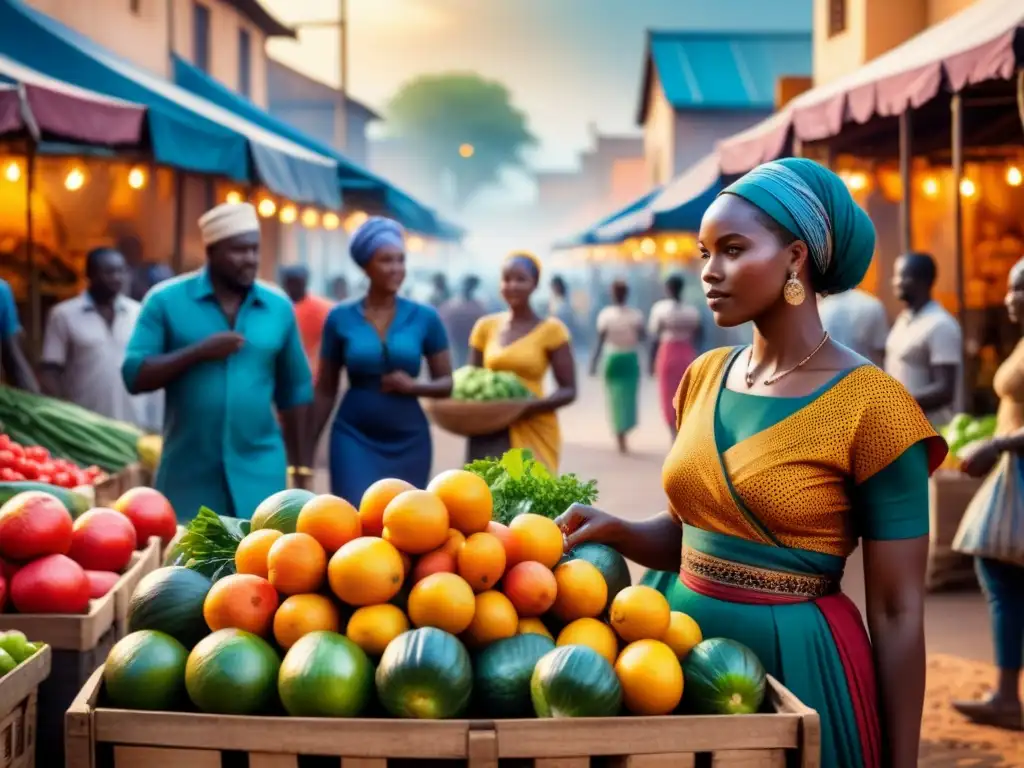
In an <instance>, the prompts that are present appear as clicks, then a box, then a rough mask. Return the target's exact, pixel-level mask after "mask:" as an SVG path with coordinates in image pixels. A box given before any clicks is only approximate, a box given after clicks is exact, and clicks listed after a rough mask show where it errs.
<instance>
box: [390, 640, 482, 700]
mask: <svg viewBox="0 0 1024 768" xmlns="http://www.w3.org/2000/svg"><path fill="white" fill-rule="evenodd" d="M376 681H377V695H378V697H379V698H380V702H381V704H383V705H384V707H385V709H387V710H388V712H390V713H391V714H392V715H394V716H396V717H409V718H418V719H422V720H441V719H444V718H449V717H457V716H458V715H460V714H461V713H462V712H463V711H465V709H466V707H467V706H468V705H469V699H470V695H471V694H472V693H473V669H472V666H471V664H470V659H469V653H468V652H467V651H466V648H465V646H464V645H463V644H462V643H461V642H460V641H459V639H458V638H457V637H455V635H450V634H448V633H447V632H445V631H443V630H440V629H436V628H434V627H423V628H421V629H413V630H410V631H409V632H403V633H402V634H401V635H399V636H398V637H396V638H395V639H394V640H392V641H391V642H390V643H389V644H388V647H387V648H386V649H385V650H384V654H383V655H382V656H381V659H380V664H378V665H377V674H376Z"/></svg>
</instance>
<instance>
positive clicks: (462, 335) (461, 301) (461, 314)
mask: <svg viewBox="0 0 1024 768" xmlns="http://www.w3.org/2000/svg"><path fill="white" fill-rule="evenodd" d="M479 287H480V278H479V277H477V276H476V275H466V277H465V278H463V280H462V288H461V290H460V291H459V295H458V296H457V297H453V298H451V299H448V301H446V302H445V303H444V304H442V305H441V307H440V309H438V314H440V315H441V322H442V323H444V327H445V330H446V331H447V332H448V341H449V342H450V344H451V351H452V367H454V368H461V367H462V366H464V365H465V364H466V363H467V362H468V361H469V335H470V333H472V331H473V326H474V325H476V321H477V320H479V319H480V318H481V317H483V316H484V315H485V314H487V311H486V310H485V309H484V305H483V304H481V303H480V302H479V301H477V298H476V292H477V289H478V288H479Z"/></svg>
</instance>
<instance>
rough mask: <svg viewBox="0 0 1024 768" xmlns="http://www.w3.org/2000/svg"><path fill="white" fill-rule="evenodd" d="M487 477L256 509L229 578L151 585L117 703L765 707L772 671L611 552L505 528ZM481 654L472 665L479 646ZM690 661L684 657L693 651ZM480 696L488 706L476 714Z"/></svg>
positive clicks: (162, 573)
mask: <svg viewBox="0 0 1024 768" xmlns="http://www.w3.org/2000/svg"><path fill="white" fill-rule="evenodd" d="M491 510H492V499H491V494H490V491H489V489H488V487H487V483H486V482H485V481H484V480H483V479H482V478H480V477H478V476H477V475H474V474H472V473H470V472H466V471H463V470H454V471H450V472H445V473H443V474H441V475H438V476H437V477H436V478H435V479H434V480H433V481H432V482H431V483H430V485H429V486H428V488H427V489H426V490H418V489H416V488H413V487H412V486H410V485H409V484H408V483H405V482H403V481H401V480H382V481H380V482H378V483H375V484H374V485H373V486H371V487H370V489H369V490H368V491H367V492H366V494H365V495H364V497H363V499H362V501H361V504H360V507H359V509H356V508H354V507H353V506H351V505H350V504H348V503H347V502H345V501H344V500H342V499H339V498H337V497H334V496H314V495H313V494H311V493H309V492H306V491H300V490H292V491H282V492H281V493H278V494H275V495H274V496H271V497H270V498H268V499H267V500H265V501H264V502H263V503H262V504H261V505H260V507H259V508H258V509H257V510H256V512H255V514H254V516H253V519H252V525H251V531H250V532H249V533H248V534H247V535H246V536H245V537H244V538H243V539H242V540H241V542H240V543H239V544H238V548H237V551H236V553H235V565H236V570H237V573H234V574H231V575H227V576H224V577H223V578H220V579H218V580H217V581H216V582H214V581H211V580H210V579H209V578H207V577H206V576H205V575H203V574H202V573H199V572H198V571H197V570H193V569H191V568H187V567H182V566H169V567H165V568H161V569H159V570H157V571H155V572H153V573H151V574H149V575H148V576H146V577H145V578H143V580H142V581H141V582H140V583H139V586H138V588H137V589H136V591H135V594H134V595H133V597H132V600H131V604H130V607H129V629H130V631H131V634H129V635H128V636H127V637H126V638H124V639H123V640H122V641H120V642H119V643H118V644H117V646H115V647H114V649H113V650H112V651H111V653H110V656H109V658H108V659H107V663H106V666H105V672H104V679H105V684H106V691H107V694H108V696H109V697H110V700H111V702H112V703H113V704H114V705H115V706H118V707H123V708H138V709H176V708H179V707H181V706H183V705H184V706H189V704H188V701H190V702H191V706H194V707H195V708H197V709H198V710H199V711H201V712H208V713H214V714H261V713H273V712H274V711H277V710H279V708H280V707H281V706H283V709H284V711H286V712H287V713H289V714H292V715H296V716H308V717H352V716H356V715H360V714H368V713H377V714H391V715H393V716H397V717H412V718H431V719H436V718H449V717H457V716H460V715H465V714H467V712H469V710H470V708H471V706H472V708H473V713H474V714H479V715H487V716H491V717H523V716H532V715H534V714H536V715H537V716H540V717H552V716H557V717H579V716H614V715H618V714H619V713H620V711H621V710H622V709H623V708H624V709H625V710H626V711H627V712H629V713H634V714H643V715H661V714H669V713H671V712H674V711H676V709H677V707H678V706H679V705H680V702H681V700H682V698H683V691H684V664H685V668H686V675H687V676H688V677H691V678H692V679H693V680H694V681H695V682H696V686H695V688H694V692H695V694H696V695H695V696H690V695H689V694H688V696H687V702H688V709H689V710H690V711H694V712H703V713H721V714H729V713H741V712H752V711H756V710H757V709H758V708H759V707H760V704H761V699H762V697H763V694H764V680H765V677H764V670H763V668H761V667H760V664H759V663H758V662H757V660H756V658H754V656H753V654H752V653H751V652H750V651H748V650H746V649H745V648H743V647H742V646H739V645H738V644H735V643H731V642H730V641H725V640H715V639H712V640H705V641H702V637H701V631H700V628H699V627H698V626H697V624H696V623H695V622H694V621H693V620H692V619H691V618H689V617H688V616H686V615H684V614H682V613H678V612H673V611H671V610H670V607H669V604H668V602H667V601H666V600H665V598H664V597H663V596H662V595H661V594H660V593H658V592H657V591H656V590H654V589H651V588H649V587H644V586H630V576H629V570H628V568H627V565H626V562H625V560H624V559H623V558H622V557H621V556H620V555H619V554H618V553H616V552H614V551H613V550H611V549H609V548H608V547H605V546H603V545H598V544H588V545H583V546H580V547H577V548H575V549H574V550H573V551H571V552H569V553H568V554H564V553H563V537H562V532H561V531H560V530H559V528H558V526H557V525H556V524H555V523H554V522H553V521H552V520H549V519H547V518H545V517H541V516H538V515H533V514H523V515H520V516H518V517H516V518H515V519H514V520H512V522H511V523H510V525H508V526H504V525H501V524H499V523H496V522H494V521H493V520H492V519H491ZM471 654H474V655H475V658H472V657H471ZM684 660H685V661H684ZM471 701H472V705H471Z"/></svg>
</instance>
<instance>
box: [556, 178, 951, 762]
mask: <svg viewBox="0 0 1024 768" xmlns="http://www.w3.org/2000/svg"><path fill="white" fill-rule="evenodd" d="M698 240H699V246H700V251H701V253H702V255H703V258H704V267H703V271H702V275H701V277H702V280H703V283H704V291H705V295H706V297H707V302H708V305H709V308H710V309H711V311H712V312H713V313H714V318H715V322H716V323H717V324H718V325H722V326H726V327H733V326H737V325H739V324H742V323H744V322H747V321H753V323H754V328H755V336H754V341H753V344H752V345H749V346H741V347H734V348H724V349H716V350H712V351H710V352H708V353H706V354H704V355H702V356H701V357H700V358H698V359H697V360H696V361H695V362H694V363H693V364H692V365H691V366H690V368H689V369H688V370H687V372H686V375H685V376H684V377H683V380H682V382H681V383H680V385H679V389H678V391H677V393H676V398H675V405H676V414H677V415H676V426H677V429H678V435H677V438H676V441H675V445H674V446H673V447H672V449H671V451H670V452H669V454H668V457H667V459H666V461H665V466H664V469H663V479H664V487H665V492H666V494H667V496H668V500H669V508H668V511H667V512H662V513H659V514H657V515H655V516H654V517H652V518H649V519H647V520H643V521H637V522H634V521H633V520H627V519H620V518H618V517H615V516H613V515H611V514H609V513H607V512H603V511H600V510H597V509H594V508H591V507H585V506H579V505H574V506H573V507H571V508H570V509H569V510H568V511H567V512H566V513H564V514H563V515H562V516H561V517H560V518H558V520H557V523H558V524H559V526H560V527H561V528H562V530H563V532H564V533H565V535H566V547H567V548H572V547H574V546H576V545H578V544H581V543H583V542H586V541H596V542H601V543H604V544H607V545H610V546H612V547H615V548H616V549H618V550H619V551H620V552H621V553H622V554H623V555H624V556H625V557H627V558H629V559H631V560H633V561H635V562H637V563H639V564H641V565H644V566H646V567H648V568H651V569H653V570H655V571H663V572H678V573H679V574H680V577H679V579H678V580H676V582H675V583H674V584H673V585H672V587H671V590H670V591H669V593H668V597H669V600H670V602H671V605H672V608H673V610H678V611H682V612H684V613H686V614H688V615H689V616H690V617H691V618H693V619H694V620H695V621H696V622H697V624H698V625H699V626H700V628H701V630H702V632H703V635H704V637H725V638H731V639H733V640H735V641H738V642H740V643H742V644H744V645H746V646H748V647H749V648H750V649H752V650H753V652H754V653H755V654H756V655H757V656H758V658H759V659H760V660H761V662H762V663H763V664H764V666H765V668H766V670H767V671H768V673H769V674H771V675H774V676H775V677H776V678H777V679H779V680H780V681H781V682H782V683H783V684H784V685H785V686H786V687H787V688H789V689H790V690H791V691H792V692H793V693H794V694H795V695H796V696H797V697H798V698H799V699H800V700H801V701H802V702H804V703H805V704H807V705H808V706H809V707H812V708H813V709H815V710H817V712H818V714H819V716H820V718H821V765H822V766H823V768H880V766H883V765H885V766H893V767H894V768H913V766H916V765H917V759H918V747H919V742H920V733H921V716H922V707H923V700H924V685H925V643H924V572H925V563H926V560H927V556H928V478H929V475H930V473H931V472H932V471H933V470H934V469H935V468H936V467H937V466H938V465H939V464H940V463H941V462H942V460H943V458H944V457H945V455H946V451H947V448H946V445H945V442H944V441H943V440H942V438H941V437H939V436H938V434H937V433H936V432H935V429H934V428H933V427H932V425H931V423H930V422H929V421H928V419H927V417H926V416H925V414H924V412H923V411H922V409H921V407H920V405H918V403H917V402H916V401H915V400H914V398H913V397H912V396H911V394H910V393H908V392H907V390H906V388H905V387H903V386H902V385H901V384H900V383H899V382H898V381H896V380H895V379H893V378H892V377H891V376H888V375H887V374H885V373H884V372H883V371H882V370H880V369H879V368H878V367H877V366H875V365H872V364H871V363H870V361H868V360H866V359H865V358H863V357H861V356H860V355H857V354H855V353H853V352H851V351H850V350H849V349H847V348H846V347H844V346H842V345H839V344H836V343H835V342H833V341H832V340H831V338H830V337H829V335H828V334H827V333H826V332H825V330H824V328H823V327H822V324H821V318H820V316H819V315H818V307H817V302H815V301H814V294H819V293H824V292H828V293H840V292H842V291H846V290H850V289H851V288H854V287H855V286H857V285H858V284H859V283H860V281H861V280H862V279H863V277H864V274H865V272H866V271H867V269H868V267H869V265H870V262H871V258H872V254H873V252H874V242H875V233H874V227H873V226H872V224H871V220H870V219H869V218H868V216H867V214H866V213H865V212H864V211H863V209H861V208H860V207H859V206H858V205H857V203H856V202H855V201H854V199H853V198H852V196H851V195H850V192H849V191H848V190H847V188H846V185H845V184H844V183H843V181H842V179H840V178H839V177H838V176H837V175H836V174H834V173H832V172H831V171H830V170H828V169H827V168H825V167H824V166H822V165H819V164H817V163H815V162H813V161H811V160H806V159H799V158H787V159H784V160H779V161H776V162H771V163H766V164H764V165H762V166H759V167H758V168H756V169H754V170H753V171H751V172H750V173H748V174H747V175H746V176H744V177H742V178H741V179H739V180H738V181H736V182H734V183H733V184H732V185H730V186H729V187H727V188H726V190H725V191H724V192H722V193H721V194H720V195H719V196H718V197H717V199H716V200H715V201H714V202H713V203H712V204H711V206H709V208H708V210H707V212H706V213H705V215H704V219H703V221H702V223H701V227H700V232H699V238H698ZM633 514H635V512H632V511H631V513H630V516H631V517H632V515H633ZM858 542H863V547H864V562H865V567H864V573H865V582H866V583H865V588H866V593H867V606H868V607H867V625H868V627H869V628H870V640H869V639H868V634H867V632H866V631H865V628H864V624H863V621H862V619H861V617H860V615H859V613H858V611H857V608H856V607H855V606H854V604H853V602H852V601H851V600H850V599H849V598H848V597H846V596H845V595H844V594H843V593H842V592H841V591H840V586H841V584H840V580H841V577H842V574H843V568H844V564H845V561H846V559H847V557H849V556H850V554H851V553H852V552H853V551H854V549H855V548H856V546H857V544H858Z"/></svg>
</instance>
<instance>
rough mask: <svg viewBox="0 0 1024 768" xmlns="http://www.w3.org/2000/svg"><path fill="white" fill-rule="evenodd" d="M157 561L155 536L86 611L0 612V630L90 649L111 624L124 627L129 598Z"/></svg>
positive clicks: (54, 645) (120, 629)
mask: <svg viewBox="0 0 1024 768" xmlns="http://www.w3.org/2000/svg"><path fill="white" fill-rule="evenodd" d="M159 562H160V540H159V539H156V538H154V539H151V540H150V542H149V544H148V545H147V546H146V548H145V549H142V550H139V551H138V552H135V553H134V554H133V555H132V559H131V561H130V562H129V563H128V567H127V568H126V569H125V572H124V573H123V574H121V578H120V579H119V580H118V582H117V583H116V584H115V585H114V587H113V589H111V590H110V591H109V592H108V593H107V594H105V595H104V596H103V597H101V598H99V599H97V600H92V601H90V602H89V612H88V613H84V614H81V615H42V614H18V613H0V631H2V630H9V629H17V630H20V631H21V632H24V633H25V636H26V637H27V638H28V639H29V640H31V641H32V642H34V643H46V644H47V645H49V646H51V647H52V648H53V649H54V650H61V651H91V650H92V649H93V648H95V647H96V646H97V645H98V644H99V642H100V638H102V637H103V636H104V635H106V634H107V632H108V631H109V630H110V629H111V628H112V627H116V628H117V630H118V632H119V633H123V632H124V631H126V630H127V615H128V600H129V599H130V598H131V594H132V592H133V591H134V589H135V586H136V585H137V584H138V583H139V581H140V580H141V579H142V577H143V576H145V575H146V574H147V573H149V572H150V571H152V570H154V569H155V568H157V566H158V565H159ZM118 636H119V637H120V636H121V634H119V635H118Z"/></svg>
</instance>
